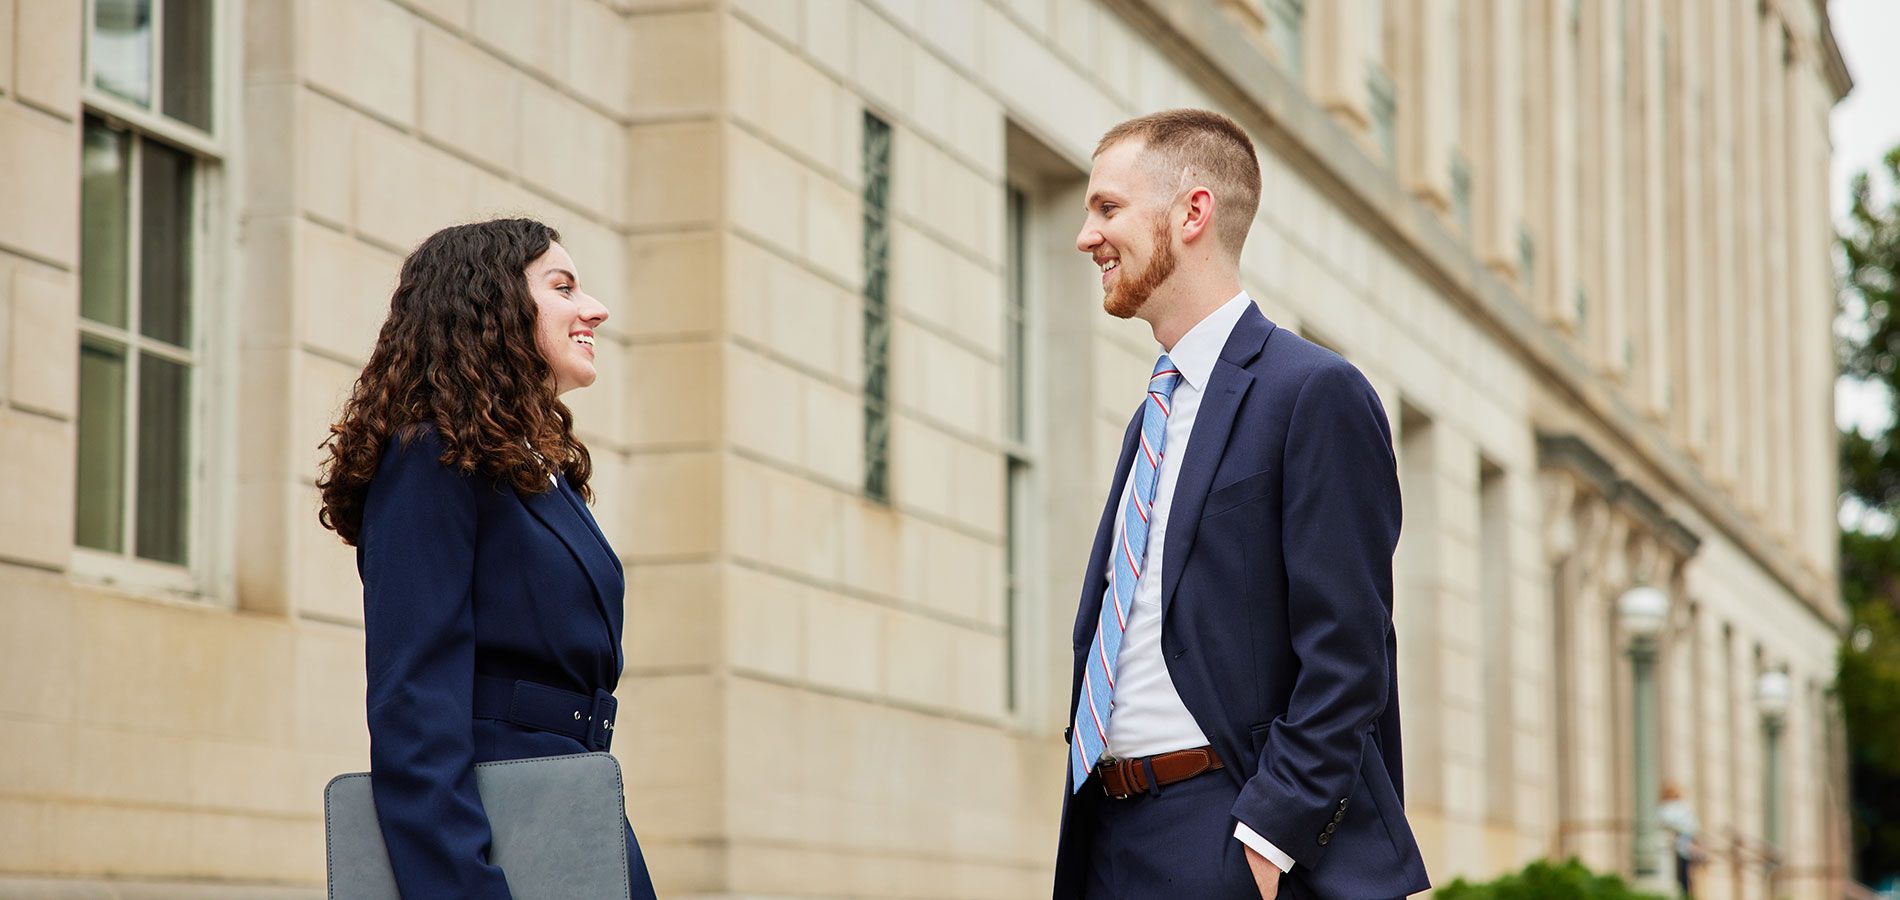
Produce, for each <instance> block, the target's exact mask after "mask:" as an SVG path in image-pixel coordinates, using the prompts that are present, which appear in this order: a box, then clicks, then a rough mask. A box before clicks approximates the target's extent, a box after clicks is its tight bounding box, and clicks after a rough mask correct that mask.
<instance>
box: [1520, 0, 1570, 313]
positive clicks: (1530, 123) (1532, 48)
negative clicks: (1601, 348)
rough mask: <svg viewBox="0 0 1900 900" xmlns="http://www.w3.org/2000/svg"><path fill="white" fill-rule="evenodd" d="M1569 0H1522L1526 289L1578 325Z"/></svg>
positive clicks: (1545, 309)
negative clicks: (1528, 239)
mask: <svg viewBox="0 0 1900 900" xmlns="http://www.w3.org/2000/svg"><path fill="white" fill-rule="evenodd" d="M1569 9H1570V5H1569V3H1568V0H1534V2H1531V3H1527V4H1524V5H1523V7H1522V14H1523V16H1524V26H1525V28H1524V31H1525V34H1526V35H1527V38H1526V49H1525V52H1524V93H1525V96H1526V97H1527V98H1528V102H1526V103H1525V105H1524V109H1525V119H1524V129H1525V134H1526V136H1527V137H1526V141H1525V150H1526V156H1525V188H1526V190H1525V201H1526V210H1527V214H1528V216H1529V218H1530V223H1531V228H1532V236H1533V240H1534V243H1533V245H1532V258H1531V273H1530V275H1531V278H1530V281H1531V291H1532V294H1533V295H1534V296H1535V298H1536V301H1535V302H1536V307H1537V310H1538V313H1539V315H1540V316H1541V317H1542V318H1543V320H1544V321H1545V322H1548V323H1550V325H1551V326H1552V327H1554V328H1556V329H1557V330H1558V331H1560V332H1562V333H1565V334H1574V333H1575V332H1576V329H1577V303H1576V301H1577V291H1578V281H1577V255H1578V247H1577V242H1578V235H1577V202H1578V196H1577V153H1578V149H1577V108H1576V99H1577V83H1576V76H1577V73H1576V66H1577V61H1576V41H1575V40H1574V38H1573V36H1572V31H1571V29H1570V12H1569Z"/></svg>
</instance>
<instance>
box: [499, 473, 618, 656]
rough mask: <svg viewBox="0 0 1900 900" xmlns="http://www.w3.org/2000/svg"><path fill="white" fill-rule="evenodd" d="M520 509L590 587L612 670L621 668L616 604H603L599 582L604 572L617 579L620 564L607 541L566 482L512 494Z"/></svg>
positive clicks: (604, 589)
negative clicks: (556, 541) (561, 547)
mask: <svg viewBox="0 0 1900 900" xmlns="http://www.w3.org/2000/svg"><path fill="white" fill-rule="evenodd" d="M516 494H517V496H519V497H520V498H521V503H522V505H523V506H526V507H527V508H528V512H530V513H532V514H533V515H534V517H535V518H536V519H539V520H541V524H543V525H546V526H547V528H548V530H549V531H552V532H554V535H555V536H556V537H558V538H560V539H561V543H563V544H565V545H567V550H568V552H569V553H571V554H573V556H574V562H575V563H576V564H577V565H579V566H580V567H581V572H582V574H584V575H586V576H587V583H588V584H590V585H592V586H593V588H594V608H595V609H596V610H597V611H598V612H599V613H600V617H601V619H602V620H604V621H605V622H606V623H607V625H608V627H609V628H610V629H611V631H610V633H609V636H610V637H611V638H612V641H611V643H612V644H613V648H614V667H615V669H616V671H617V670H618V669H619V668H620V667H621V666H622V665H623V663H622V660H621V649H620V640H619V636H620V633H621V631H620V616H619V615H618V612H617V607H618V606H619V605H620V604H617V603H609V602H607V593H608V592H607V590H606V588H605V586H604V585H603V584H602V583H601V580H602V579H603V578H605V577H607V576H606V573H609V572H611V573H614V576H615V578H616V579H617V578H618V577H619V573H620V561H619V560H617V559H615V558H614V555H613V553H612V551H610V550H608V549H607V541H606V539H605V538H603V537H601V536H600V532H598V531H597V530H595V529H594V526H593V522H592V521H591V517H590V516H588V514H587V511H586V508H585V507H583V506H581V505H580V503H579V500H577V499H576V498H574V497H572V496H571V495H570V491H569V490H568V488H567V484H566V479H565V478H562V479H561V481H560V482H559V483H558V484H557V485H556V486H555V488H554V490H551V491H548V492H546V493H541V494H523V493H520V492H519V491H517V492H516Z"/></svg>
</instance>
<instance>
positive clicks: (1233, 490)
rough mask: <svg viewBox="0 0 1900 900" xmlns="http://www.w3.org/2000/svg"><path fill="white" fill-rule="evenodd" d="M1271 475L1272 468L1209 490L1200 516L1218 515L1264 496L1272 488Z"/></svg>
mask: <svg viewBox="0 0 1900 900" xmlns="http://www.w3.org/2000/svg"><path fill="white" fill-rule="evenodd" d="M1273 475H1274V473H1273V471H1272V470H1268V471H1264V472H1255V473H1254V474H1252V475H1248V476H1247V477H1245V478H1241V479H1239V480H1237V481H1230V482H1228V483H1227V484H1224V485H1221V486H1220V487H1217V488H1215V489H1213V490H1212V491H1209V492H1208V494H1207V503H1206V504H1205V505H1203V506H1202V507H1201V518H1203V519H1205V518H1208V517H1209V516H1217V515H1220V514H1221V513H1224V512H1226V511H1228V510H1230V509H1233V508H1234V507H1236V506H1242V505H1244V504H1247V503H1250V502H1252V501H1254V500H1258V499H1260V498H1261V497H1264V496H1266V495H1267V492H1268V491H1270V490H1272V489H1273Z"/></svg>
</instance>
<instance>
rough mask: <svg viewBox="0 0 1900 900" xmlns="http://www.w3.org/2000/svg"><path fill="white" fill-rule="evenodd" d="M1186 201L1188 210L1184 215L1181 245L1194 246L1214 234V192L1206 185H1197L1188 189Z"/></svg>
mask: <svg viewBox="0 0 1900 900" xmlns="http://www.w3.org/2000/svg"><path fill="white" fill-rule="evenodd" d="M1184 199H1185V206H1186V209H1185V210H1184V212H1183V213H1182V215H1183V217H1184V218H1183V221H1182V223H1181V243H1183V244H1192V243H1194V242H1195V241H1198V240H1200V239H1201V238H1202V237H1203V236H1209V237H1211V236H1212V235H1213V233H1214V192H1213V191H1212V190H1211V189H1209V188H1208V187H1207V186H1206V185H1203V184H1197V185H1195V186H1193V187H1191V188H1189V189H1188V192H1187V196H1186V197H1185V198H1184Z"/></svg>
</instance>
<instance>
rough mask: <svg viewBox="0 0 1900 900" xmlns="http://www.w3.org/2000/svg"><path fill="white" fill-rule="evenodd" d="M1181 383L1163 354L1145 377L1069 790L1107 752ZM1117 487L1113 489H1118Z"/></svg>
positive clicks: (1085, 676) (1087, 669) (1079, 706)
mask: <svg viewBox="0 0 1900 900" xmlns="http://www.w3.org/2000/svg"><path fill="white" fill-rule="evenodd" d="M1180 383H1181V372H1180V370H1179V369H1176V368H1175V367H1174V361H1173V360H1171V359H1169V358H1168V357H1167V354H1165V353H1164V354H1162V356H1161V359H1160V360H1158V361H1156V362H1155V371H1154V374H1153V375H1150V376H1148V397H1147V399H1146V400H1144V401H1142V407H1141V438H1140V440H1139V441H1137V442H1136V445H1135V467H1134V479H1135V486H1134V490H1131V491H1129V492H1128V506H1127V508H1125V509H1123V510H1122V527H1121V528H1120V529H1119V530H1118V532H1117V533H1116V534H1114V535H1111V536H1110V537H1111V539H1113V540H1114V541H1115V545H1114V546H1113V547H1110V548H1109V557H1110V558H1111V559H1112V560H1113V561H1114V562H1113V564H1112V565H1111V566H1110V567H1109V577H1108V590H1106V591H1104V592H1103V593H1102V611H1101V614H1100V616H1099V618H1098V620H1097V621H1096V624H1095V640H1093V641H1090V642H1089V658H1088V663H1087V664H1086V665H1084V666H1083V667H1082V690H1081V698H1080V700H1079V701H1078V702H1077V703H1076V706H1075V725H1074V728H1073V729H1072V730H1071V731H1070V734H1071V735H1072V738H1073V739H1072V740H1071V741H1070V743H1069V747H1070V749H1071V750H1072V751H1074V752H1072V753H1071V754H1070V756H1069V763H1070V765H1071V767H1072V768H1073V769H1074V774H1075V777H1074V779H1073V780H1074V785H1073V787H1072V788H1071V789H1072V790H1081V788H1082V782H1084V781H1087V780H1088V777H1089V772H1090V770H1092V769H1094V768H1095V763H1096V762H1097V761H1098V760H1100V759H1101V758H1102V753H1103V752H1104V751H1106V750H1107V749H1108V717H1109V714H1110V713H1111V712H1113V710H1114V700H1115V662H1116V659H1117V657H1118V656H1119V655H1120V653H1121V649H1122V636H1123V635H1124V634H1125V633H1126V632H1127V631H1128V608H1129V606H1130V605H1131V604H1133V603H1134V602H1135V584H1136V582H1138V581H1139V580H1140V579H1141V566H1142V563H1143V562H1144V561H1145V559H1146V557H1145V555H1144V554H1146V553H1147V550H1148V518H1149V516H1151V515H1153V512H1154V505H1155V482H1156V481H1157V480H1159V475H1160V472H1161V454H1162V450H1163V449H1164V444H1165V443H1166V442H1167V439H1168V413H1169V412H1170V411H1171V410H1172V408H1173V405H1174V388H1175V385H1178V384H1180ZM1119 487H1120V486H1119V485H1117V489H1119Z"/></svg>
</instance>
